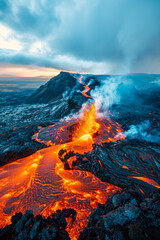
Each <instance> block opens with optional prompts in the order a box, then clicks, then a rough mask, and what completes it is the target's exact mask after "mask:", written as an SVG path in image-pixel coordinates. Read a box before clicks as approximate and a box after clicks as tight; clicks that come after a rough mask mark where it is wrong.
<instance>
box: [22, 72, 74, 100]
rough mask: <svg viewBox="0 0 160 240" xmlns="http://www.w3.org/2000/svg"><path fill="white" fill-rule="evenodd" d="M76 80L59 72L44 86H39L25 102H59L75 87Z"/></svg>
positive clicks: (67, 74) (68, 74)
mask: <svg viewBox="0 0 160 240" xmlns="http://www.w3.org/2000/svg"><path fill="white" fill-rule="evenodd" d="M76 82H77V80H76V79H75V78H74V77H73V76H72V75H71V74H70V73H67V72H60V74H59V75H57V76H56V77H53V78H51V79H50V80H49V81H48V82H47V83H46V84H44V85H42V86H40V87H39V88H38V89H37V90H36V91H35V92H34V93H33V94H32V95H31V96H30V97H29V98H28V100H27V102H28V103H48V102H51V101H56V100H60V99H62V98H63V96H64V95H65V92H67V91H68V92H69V91H71V90H72V88H73V87H75V85H76Z"/></svg>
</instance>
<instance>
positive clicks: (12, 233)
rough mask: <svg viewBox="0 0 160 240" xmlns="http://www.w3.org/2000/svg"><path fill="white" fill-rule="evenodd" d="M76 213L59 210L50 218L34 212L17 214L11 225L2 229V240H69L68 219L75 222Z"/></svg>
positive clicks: (68, 210) (0, 236) (69, 210)
mask: <svg viewBox="0 0 160 240" xmlns="http://www.w3.org/2000/svg"><path fill="white" fill-rule="evenodd" d="M75 216H76V212H75V210H73V209H63V210H62V211H61V210H58V211H57V212H56V213H53V214H52V215H51V216H49V217H48V218H45V217H42V216H41V215H37V216H34V215H33V212H32V211H26V213H25V214H24V215H22V213H16V214H15V215H14V216H13V217H12V219H11V222H12V223H11V224H10V225H8V226H6V227H4V228H1V229H0V239H1V240H50V239H55V240H64V239H65V240H69V239H70V238H69V236H68V233H67V232H66V226H67V222H66V218H67V217H70V218H72V223H73V222H74V220H75Z"/></svg>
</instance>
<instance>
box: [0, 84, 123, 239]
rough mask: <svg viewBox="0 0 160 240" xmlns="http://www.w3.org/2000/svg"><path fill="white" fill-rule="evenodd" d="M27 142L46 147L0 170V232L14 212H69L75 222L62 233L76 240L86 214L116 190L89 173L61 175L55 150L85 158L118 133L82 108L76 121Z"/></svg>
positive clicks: (92, 108)
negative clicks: (38, 143)
mask: <svg viewBox="0 0 160 240" xmlns="http://www.w3.org/2000/svg"><path fill="white" fill-rule="evenodd" d="M86 89H88V88H87V87H85V90H84V91H85V92H83V93H84V94H86V92H87V91H86ZM117 133H118V136H119V137H117ZM33 138H34V139H36V140H37V141H39V142H43V143H45V144H46V145H48V142H49V143H50V145H51V146H50V147H47V148H45V149H42V150H39V151H37V152H36V153H35V154H33V155H31V156H28V157H26V158H23V159H19V160H17V161H15V162H13V163H9V164H7V165H5V166H3V167H1V168H0V182H1V184H0V227H4V226H6V225H7V224H9V223H10V220H11V217H12V215H14V214H15V213H16V212H22V213H25V211H26V210H33V213H34V214H35V215H37V214H42V215H43V216H45V217H47V216H49V215H51V214H52V213H53V212H56V211H57V210H58V209H61V210H62V209H64V208H73V209H74V210H75V211H76V212H77V215H76V219H75V221H74V223H73V224H71V222H70V220H69V219H68V220H67V219H66V220H67V223H68V224H67V229H66V230H67V231H68V234H69V236H70V238H71V239H77V238H78V236H79V233H80V231H82V230H83V228H84V227H85V226H87V221H88V216H89V214H90V213H91V211H92V209H94V208H96V207H97V205H98V203H101V204H104V203H105V202H106V200H107V198H108V196H109V195H111V194H113V193H114V192H115V191H117V190H118V189H119V188H118V187H116V186H114V185H112V184H109V183H104V182H101V181H100V180H99V179H98V178H96V177H95V176H94V175H93V174H91V173H90V172H86V171H81V170H65V169H64V164H63V163H62V162H61V160H60V159H59V156H58V153H59V151H60V150H61V149H65V150H66V151H74V152H75V153H81V154H83V153H85V152H89V151H91V150H92V148H93V146H92V145H93V143H101V142H104V141H117V140H119V139H121V138H124V136H123V133H122V130H121V128H120V126H119V125H118V124H117V123H112V122H111V121H110V120H106V121H104V120H102V119H101V120H96V112H95V106H94V103H93V104H91V105H88V106H86V108H85V110H84V112H83V114H82V116H81V119H76V120H74V119H71V120H69V121H64V122H59V123H57V124H55V125H54V126H49V127H47V128H45V129H40V131H39V132H38V133H37V134H35V135H34V137H33Z"/></svg>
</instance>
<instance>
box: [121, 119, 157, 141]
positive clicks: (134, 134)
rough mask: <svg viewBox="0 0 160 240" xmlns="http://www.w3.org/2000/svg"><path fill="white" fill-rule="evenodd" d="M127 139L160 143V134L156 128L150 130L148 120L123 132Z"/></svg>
mask: <svg viewBox="0 0 160 240" xmlns="http://www.w3.org/2000/svg"><path fill="white" fill-rule="evenodd" d="M124 135H125V136H126V137H128V138H129V139H141V140H146V141H149V142H156V143H159V142H160V132H158V131H157V129H156V128H153V129H151V124H150V121H149V120H145V121H143V122H141V123H140V124H138V125H131V126H130V128H129V130H127V131H125V132H124Z"/></svg>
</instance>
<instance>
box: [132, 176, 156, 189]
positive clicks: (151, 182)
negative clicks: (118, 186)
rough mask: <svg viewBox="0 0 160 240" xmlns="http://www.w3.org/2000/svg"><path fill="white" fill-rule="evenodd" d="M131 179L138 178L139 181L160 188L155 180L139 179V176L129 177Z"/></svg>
mask: <svg viewBox="0 0 160 240" xmlns="http://www.w3.org/2000/svg"><path fill="white" fill-rule="evenodd" d="M129 177H130V178H136V179H139V180H142V181H144V182H146V183H148V184H150V185H152V186H154V187H156V188H160V185H159V184H158V183H157V182H155V181H154V180H153V179H150V178H146V177H137V176H129Z"/></svg>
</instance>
